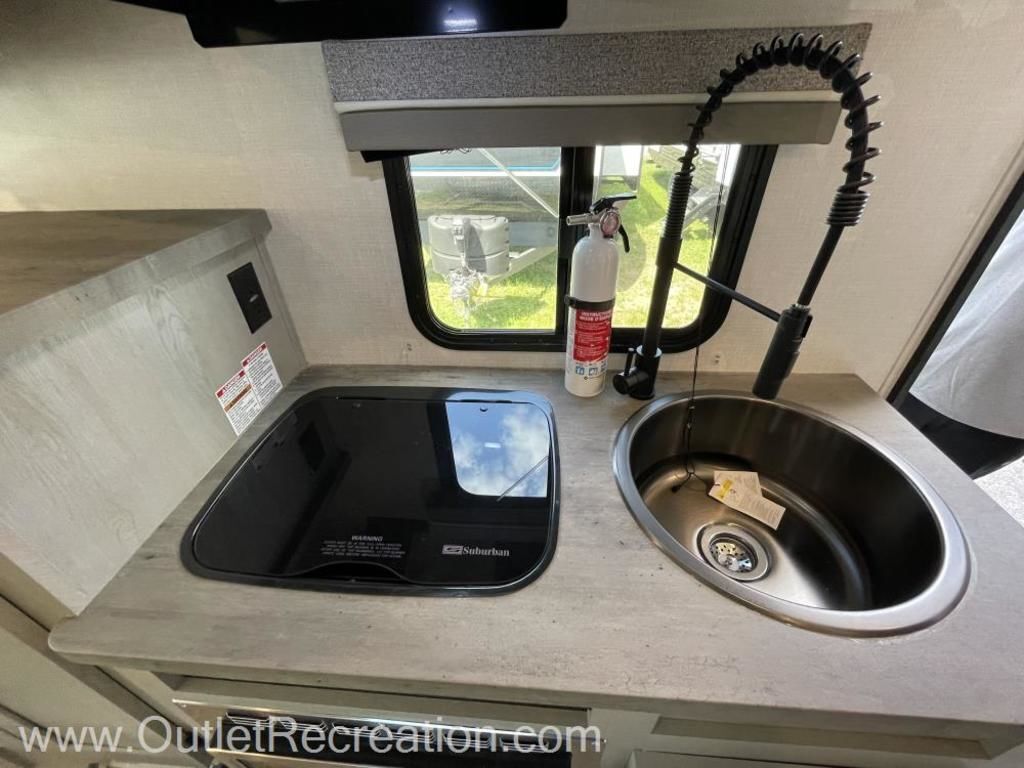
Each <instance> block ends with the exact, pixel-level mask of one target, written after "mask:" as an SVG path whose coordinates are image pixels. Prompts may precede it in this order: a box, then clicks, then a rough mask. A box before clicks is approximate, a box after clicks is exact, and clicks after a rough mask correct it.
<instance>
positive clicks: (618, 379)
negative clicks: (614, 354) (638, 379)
mask: <svg viewBox="0 0 1024 768" xmlns="http://www.w3.org/2000/svg"><path fill="white" fill-rule="evenodd" d="M635 358H636V347H630V348H629V349H627V350H626V363H625V365H623V366H622V373H616V374H615V375H614V376H612V386H613V387H614V388H615V391H616V392H618V393H619V394H620V395H628V394H629V390H630V374H631V373H632V372H633V360H634V359H635Z"/></svg>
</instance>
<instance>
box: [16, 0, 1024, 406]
mask: <svg viewBox="0 0 1024 768" xmlns="http://www.w3.org/2000/svg"><path fill="white" fill-rule="evenodd" d="M858 22H871V23H872V24H873V25H874V28H873V31H872V36H871V40H870V42H869V45H868V50H867V52H866V53H867V66H868V68H869V69H871V70H873V71H875V72H876V73H878V75H877V76H876V78H875V80H874V81H873V82H872V84H871V88H870V91H871V92H874V91H876V90H877V92H879V93H881V94H882V96H883V102H882V103H881V104H880V105H879V107H878V108H877V109H876V110H875V111H873V112H872V117H873V118H874V117H876V115H877V118H878V119H883V120H885V121H886V123H887V125H886V128H885V129H884V130H883V131H880V132H879V133H878V134H877V144H878V145H879V146H880V147H881V148H882V150H883V152H884V154H883V156H882V157H881V158H879V159H878V160H877V161H876V162H874V163H872V170H873V171H875V172H876V173H877V174H878V177H879V180H878V183H877V184H875V185H874V187H873V188H872V193H873V199H872V202H871V205H870V206H869V208H868V211H867V214H866V218H865V221H864V223H863V224H862V225H861V227H859V228H857V229H856V230H855V231H853V232H852V233H850V236H849V237H847V238H844V241H843V243H842V245H841V247H840V250H839V253H838V254H837V257H836V260H835V262H834V265H833V267H832V268H831V270H830V271H829V273H828V275H827V276H826V279H825V282H824V284H823V285H822V288H821V291H820V292H819V296H818V300H817V301H816V306H815V309H816V313H815V314H816V317H815V327H814V329H813V331H812V333H811V335H810V337H809V340H808V342H807V343H806V344H805V345H804V352H803V354H802V356H801V359H800V364H799V369H800V370H803V371H855V372H856V373H858V374H860V375H861V376H863V377H864V378H865V379H866V380H868V381H869V382H870V383H871V384H872V385H874V386H876V387H880V386H883V385H884V384H885V383H886V381H887V380H888V379H889V377H890V376H891V374H892V372H893V371H894V370H896V369H898V366H899V364H900V363H901V361H902V360H903V359H904V357H905V355H906V354H907V352H908V350H909V349H910V348H912V346H913V343H914V341H915V339H916V337H917V335H918V334H919V333H920V330H921V323H922V318H927V316H928V314H929V313H930V312H932V311H933V308H934V306H935V299H936V296H937V295H941V294H942V293H943V291H944V290H945V286H947V285H948V281H949V279H950V276H951V274H955V272H956V271H957V268H958V266H959V265H960V264H962V263H963V261H964V259H966V257H967V255H968V254H969V250H970V247H971V246H972V245H973V243H974V242H975V241H976V239H977V238H978V236H979V234H980V227H979V224H978V222H979V219H980V220H981V221H982V222H983V223H984V221H986V220H987V218H988V217H989V216H990V215H991V214H992V212H993V209H994V206H995V205H997V204H998V203H999V202H1000V198H1001V195H1002V194H1003V192H1004V191H1005V189H1006V188H1007V182H1008V180H1010V179H1012V178H1013V177H1015V175H1016V174H1018V173H1019V172H1020V170H1021V169H1022V168H1024V162H1022V157H1021V155H1020V153H1019V150H1020V147H1021V146H1022V143H1024V99H1021V98H1020V92H1021V82H1024V49H1021V47H1020V40H1021V39H1022V37H1024V5H1022V4H1021V3H1019V2H1017V0H993V1H992V2H987V3H978V2H973V1H972V0H950V1H948V2H938V1H934V2H933V1H931V0H891V1H890V2H878V1H877V0H850V1H849V2H841V3H840V2H820V1H819V0H793V1H792V2H787V3H772V4H767V3H765V4H757V5H752V4H751V3H749V2H747V1H746V0H700V1H699V2H698V1H697V0H686V1H677V0H630V1H629V2H623V1H622V0H587V1H584V0H571V2H570V18H569V21H568V23H567V24H566V26H565V28H564V30H563V31H564V32H566V33H571V32H584V31H587V32H590V31H603V30H622V29H659V28H661V29H671V28H679V27H689V28H701V27H720V26H739V27H753V26H761V27H763V26H771V25H779V26H789V25H802V26H804V27H805V28H807V29H812V28H813V26H814V25H816V24H819V25H821V24H846V23H858ZM0 40H2V41H3V42H2V45H3V62H2V66H3V77H2V78H0V102H2V103H3V105H4V108H3V110H2V111H0V179H2V181H0V209H23V208H67V207H101V208H102V207H111V208H123V207H136V208H148V207H214V206H217V207H224V206H231V207H238V206H251V207H262V208H266V209H267V210H268V212H269V214H270V218H271V220H272V222H273V225H274V230H273V231H272V232H271V234H270V236H269V238H268V245H269V248H270V251H271V253H272V256H273V259H274V264H275V268H276V271H277V273H278V275H279V277H280V280H281V283H282V285H283V289H284V292H285V294H286V297H287V299H288V301H289V303H290V305H291V310H292V313H293V316H294V319H295V322H296V325H297V328H298V332H299V335H300V337H301V340H302V343H303V346H304V348H305V352H306V354H307V357H308V358H309V359H310V360H311V361H313V362H373V363H417V364H431V365H434V364H438V365H439V364H472V365H481V364H483V365H497V366H515V367H523V366H557V365H559V364H560V359H559V356H558V355H543V354H512V353H464V352H452V351H448V350H442V349H440V348H438V347H435V346H433V345H432V344H431V343H430V342H428V341H426V340H425V339H423V338H422V337H420V335H419V334H418V332H417V331H416V330H415V329H414V328H413V326H412V324H411V322H410V321H409V319H408V317H407V314H406V312H405V309H404V306H403V305H404V297H403V293H402V289H401V278H400V273H399V268H398V262H397V256H396V251H395V244H394V238H393V235H392V230H391V222H390V214H389V210H388V204H387V197H386V194H385V190H384V183H383V180H382V178H381V174H380V171H379V169H378V168H377V167H375V166H369V165H366V164H364V163H363V162H362V161H361V160H360V159H359V158H358V157H357V156H354V155H350V154H348V153H347V152H346V151H345V147H344V144H343V140H342V137H341V133H340V130H339V127H338V120H337V116H336V115H335V114H334V111H333V108H332V104H331V96H330V93H329V89H328V85H327V81H326V77H325V74H324V65H323V61H322V59H321V55H320V50H319V46H318V45H316V44H302V45H291V46H265V47H253V48H240V49H219V50H209V51H207V50H203V49H201V48H199V47H198V46H196V45H195V44H194V43H193V42H192V40H191V37H190V35H189V33H188V29H187V26H186V23H185V21H184V20H183V19H181V18H179V17H175V16H172V15H168V14H163V13H161V12H158V11H151V10H147V9H142V8H134V7H130V6H124V5H121V4H118V3H112V2H109V1H108V0H81V1H78V0H76V2H74V3H70V2H66V0H64V1H62V0H5V1H4V4H3V10H2V14H0ZM720 64H721V63H719V62H709V66H708V71H709V73H713V72H716V71H717V69H718V67H719V66H720ZM843 154H844V153H843V149H842V146H841V143H840V142H838V141H837V142H836V143H834V144H833V145H832V146H830V147H810V146H808V147H788V148H783V149H782V150H781V151H780V154H779V158H778V161H777V163H776V166H775V172H774V175H773V178H772V180H771V182H770V184H769V187H768V195H767V198H766V200H765V204H764V207H763V210H762V213H761V219H760V222H759V223H758V226H757V228H756V231H755V233H754V237H753V241H752V243H751V248H750V255H749V258H748V262H747V267H746V269H745V271H744V274H743V276H742V279H741V287H742V288H744V289H745V290H748V291H749V292H751V293H752V294H754V295H756V296H758V297H759V298H762V299H763V300H766V301H768V302H770V303H775V304H784V303H787V302H789V301H791V300H792V299H793V298H794V296H795V293H796V290H797V285H798V283H799V281H800V280H802V277H803V274H804V271H805V269H806V266H807V264H808V263H809V261H810V259H811V258H812V256H813V253H814V250H815V248H816V246H817V243H818V240H819V238H820V236H821V233H822V231H823V228H824V224H823V220H824V217H825V214H826V210H827V208H828V201H829V198H830V194H831V190H832V189H833V188H834V187H835V185H836V183H837V181H838V179H839V166H840V164H841V162H842V157H843ZM677 279H681V278H677ZM770 331H771V328H770V327H769V324H768V323H766V322H765V321H764V320H762V319H761V318H759V317H757V316H754V315H752V314H750V313H748V312H746V311H745V310H743V309H742V308H734V309H733V311H732V313H731V315H730V318H729V320H728V321H727V323H726V325H725V327H724V328H723V329H722V330H721V331H720V332H719V334H718V335H717V336H716V337H715V339H714V340H713V341H712V342H711V343H710V344H709V345H708V348H707V352H708V354H707V355H706V356H704V357H702V361H706V365H708V366H709V367H717V368H718V369H721V370H750V369H753V368H756V367H757V365H758V364H759V361H760V358H761V355H762V352H763V350H764V347H765V345H766V343H767V340H768V336H769V333H770ZM688 360H689V356H688V355H676V356H673V357H672V358H671V360H670V361H669V362H668V363H667V365H668V366H670V367H681V366H684V365H686V364H687V362H688ZM716 360H717V362H716Z"/></svg>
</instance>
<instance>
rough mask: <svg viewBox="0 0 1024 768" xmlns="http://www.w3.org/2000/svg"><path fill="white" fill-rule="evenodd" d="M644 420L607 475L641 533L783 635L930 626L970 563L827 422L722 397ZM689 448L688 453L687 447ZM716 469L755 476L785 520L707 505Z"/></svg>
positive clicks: (658, 409)
mask: <svg viewBox="0 0 1024 768" xmlns="http://www.w3.org/2000/svg"><path fill="white" fill-rule="evenodd" d="M688 405H689V396H688V395H685V394H680V395H671V396H668V397H663V398H661V399H659V400H656V401H655V402H653V403H651V404H650V405H647V406H646V407H644V408H641V409H640V410H639V411H638V412H637V413H636V414H634V415H633V417H632V418H630V419H629V421H627V422H626V424H625V425H624V426H623V427H622V429H621V430H620V432H619V434H618V437H617V438H616V441H615V449H614V470H615V477H616V480H617V482H618V484H619V489H620V490H621V492H622V495H623V498H624V499H625V501H626V505H627V506H628V507H629V510H630V512H632V514H633V517H634V518H636V521H637V522H638V523H639V524H640V527H641V528H643V530H644V531H645V532H646V533H647V535H648V536H650V537H651V539H652V540H653V541H654V543H655V544H656V545H657V546H658V547H660V548H661V549H662V550H663V551H664V552H665V554H667V555H668V556H669V557H671V558H672V559H673V560H674V561H675V562H676V563H678V564H679V565H681V566H682V567H683V568H685V569H686V570H688V571H689V572H690V573H692V574H693V575H694V576H696V577H698V578H699V579H701V580H703V581H705V582H707V583H708V584H710V585H711V586H713V587H715V588H716V589H718V590H720V591H721V592H724V593H725V594H726V595H728V596H729V597H732V598H733V599H735V600H739V601H740V602H743V603H745V604H747V605H748V606H750V607H752V608H756V609H758V610H760V611H763V612H764V613H766V614H768V615H770V616H773V617H775V618H778V619H780V620H782V621H786V622H789V623H792V624H796V625H799V626H803V627H806V628H809V629H815V630H819V631H824V632H831V633H835V634H843V635H861V636H863V635H893V634H900V633H904V632H911V631H914V630H916V629H921V628H922V627H926V626H928V625H930V624H933V623H935V622H937V621H939V620H940V619H941V618H942V617H943V616H945V615H946V614H947V613H949V612H950V611H951V610H952V609H953V607H954V606H955V605H956V604H957V602H959V600H960V598H961V597H962V596H963V593H964V590H965V588H966V586H967V579H968V576H969V573H970V560H969V557H968V554H967V546H966V543H965V541H964V537H963V533H962V532H961V530H960V526H959V525H958V524H957V521H956V518H955V517H954V516H953V513H952V512H951V511H950V510H949V508H948V507H947V506H946V505H945V503H944V502H943V501H942V499H940V498H939V496H938V494H936V492H935V491H934V490H933V489H932V488H931V487H930V486H929V485H928V483H927V482H926V481H925V480H924V479H923V478H922V477H921V476H920V475H919V474H918V473H917V472H916V471H915V470H914V469H913V468H912V467H910V466H909V465H908V464H907V463H906V462H904V461H903V460H902V459H901V458H900V457H899V456H898V455H897V454H895V453H894V452H893V451H891V450H890V449H888V448H886V447H885V446H883V445H881V444H880V443H878V442H877V441H875V440H873V439H872V438H870V437H868V436H867V435H865V434H863V433H861V432H858V431H857V430H855V429H853V428H851V427H848V426H845V425H843V424H840V423H837V422H836V421H835V420H833V419H831V418H830V417H828V416H825V415H824V414H821V413H817V412H814V411H812V410H809V409H806V408H803V407H800V406H797V405H793V404H790V403H784V402H778V401H766V400H760V399H758V398H756V397H754V396H752V395H746V394H741V393H729V392H707V393H701V394H698V395H697V396H696V397H695V398H694V400H693V421H692V424H693V427H692V430H691V432H690V436H689V441H687V438H686V423H687V412H688V410H689V409H688ZM687 442H688V443H689V444H688V445H687ZM715 470H742V471H754V472H757V473H758V480H759V481H760V485H761V493H762V495H763V496H764V497H765V498H767V499H769V500H771V501H773V502H775V503H777V504H781V505H782V506H783V507H785V509H786V511H785V513H784V515H783V516H782V520H781V522H780V523H779V524H778V527H777V529H772V528H771V527H769V526H768V525H766V524H764V523H762V522H760V521H759V520H756V519H754V518H753V517H750V516H748V515H746V514H743V513H741V512H737V511H735V510H733V509H731V508H730V507H727V506H725V505H724V504H722V503H720V502H719V501H716V500H715V499H712V498H711V497H709V496H708V491H709V490H711V487H712V485H713V484H714V473H715Z"/></svg>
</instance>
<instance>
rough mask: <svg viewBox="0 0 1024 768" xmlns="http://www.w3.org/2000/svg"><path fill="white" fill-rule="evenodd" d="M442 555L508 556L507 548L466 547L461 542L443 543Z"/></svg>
mask: <svg viewBox="0 0 1024 768" xmlns="http://www.w3.org/2000/svg"><path fill="white" fill-rule="evenodd" d="M441 554H442V555H458V556H462V557H466V556H470V557H508V556H509V555H510V554H511V553H510V552H509V551H508V550H507V549H498V548H497V547H466V546H463V545H462V544H445V545H444V546H442V547H441Z"/></svg>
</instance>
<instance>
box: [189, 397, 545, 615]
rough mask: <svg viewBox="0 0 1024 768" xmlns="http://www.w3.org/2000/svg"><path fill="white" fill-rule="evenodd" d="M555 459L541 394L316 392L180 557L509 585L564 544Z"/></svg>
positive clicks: (201, 570)
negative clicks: (559, 527) (559, 537)
mask: <svg viewBox="0 0 1024 768" xmlns="http://www.w3.org/2000/svg"><path fill="white" fill-rule="evenodd" d="M557 456H558V454H557V442H556V439H555V427H554V420H553V418H552V413H551V406H550V404H549V403H548V402H547V401H546V400H544V399H543V398H541V397H538V396H536V395H532V394H530V393H525V392H497V391H467V390H440V389H428V388H406V387H402V388H387V387H372V388H366V387H364V388H350V387H342V388H330V389H321V390H316V391H314V392H311V393H309V394H307V395H305V396H304V397H302V398H300V399H299V400H297V401H296V402H295V404H294V405H292V407H291V408H289V409H288V411H287V412H286V413H285V414H284V415H283V416H281V418H280V419H278V420H277V422H276V423H275V424H274V425H273V426H272V427H271V428H270V429H268V430H267V432H266V433H265V434H263V435H262V436H261V437H260V439H259V440H258V441H257V442H256V444H255V445H254V446H253V448H252V449H250V450H249V452H248V453H247V454H246V456H245V457H244V458H243V459H242V460H241V461H240V462H239V463H238V465H237V466H236V467H235V468H234V469H233V470H232V472H231V473H230V474H229V475H228V477H227V478H226V479H225V480H224V482H223V483H221V485H220V487H219V488H218V489H217V491H216V492H215V493H214V495H213V496H212V497H211V498H210V500H209V501H208V502H207V504H206V506H205V507H204V508H203V510H202V511H201V512H200V513H199V515H198V516H197V517H196V519H195V520H194V521H193V523H192V525H191V526H190V527H189V530H188V532H187V533H186V534H185V537H184V539H183V540H182V545H181V557H182V561H183V562H184V563H185V565H186V567H188V569H189V570H190V571H192V572H193V573H196V574H198V575H200V576H205V577H208V578H214V579H223V580H228V581H240V582H246V583H256V584H270V585H274V586H282V587H294V588H301V589H321V590H337V591H346V590H347V591H359V592H384V593H395V594H399V593H408V594H442V595H475V594H494V593H500V592H509V591H512V590H515V589H518V588H520V587H522V586H525V585H526V584H528V583H529V582H531V581H532V580H533V579H535V578H536V577H537V576H539V575H540V573H541V572H542V571H543V570H544V568H546V567H547V564H548V563H549V562H550V560H551V557H552V555H553V554H554V549H555V540H556V535H557V525H558V461H557Z"/></svg>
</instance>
